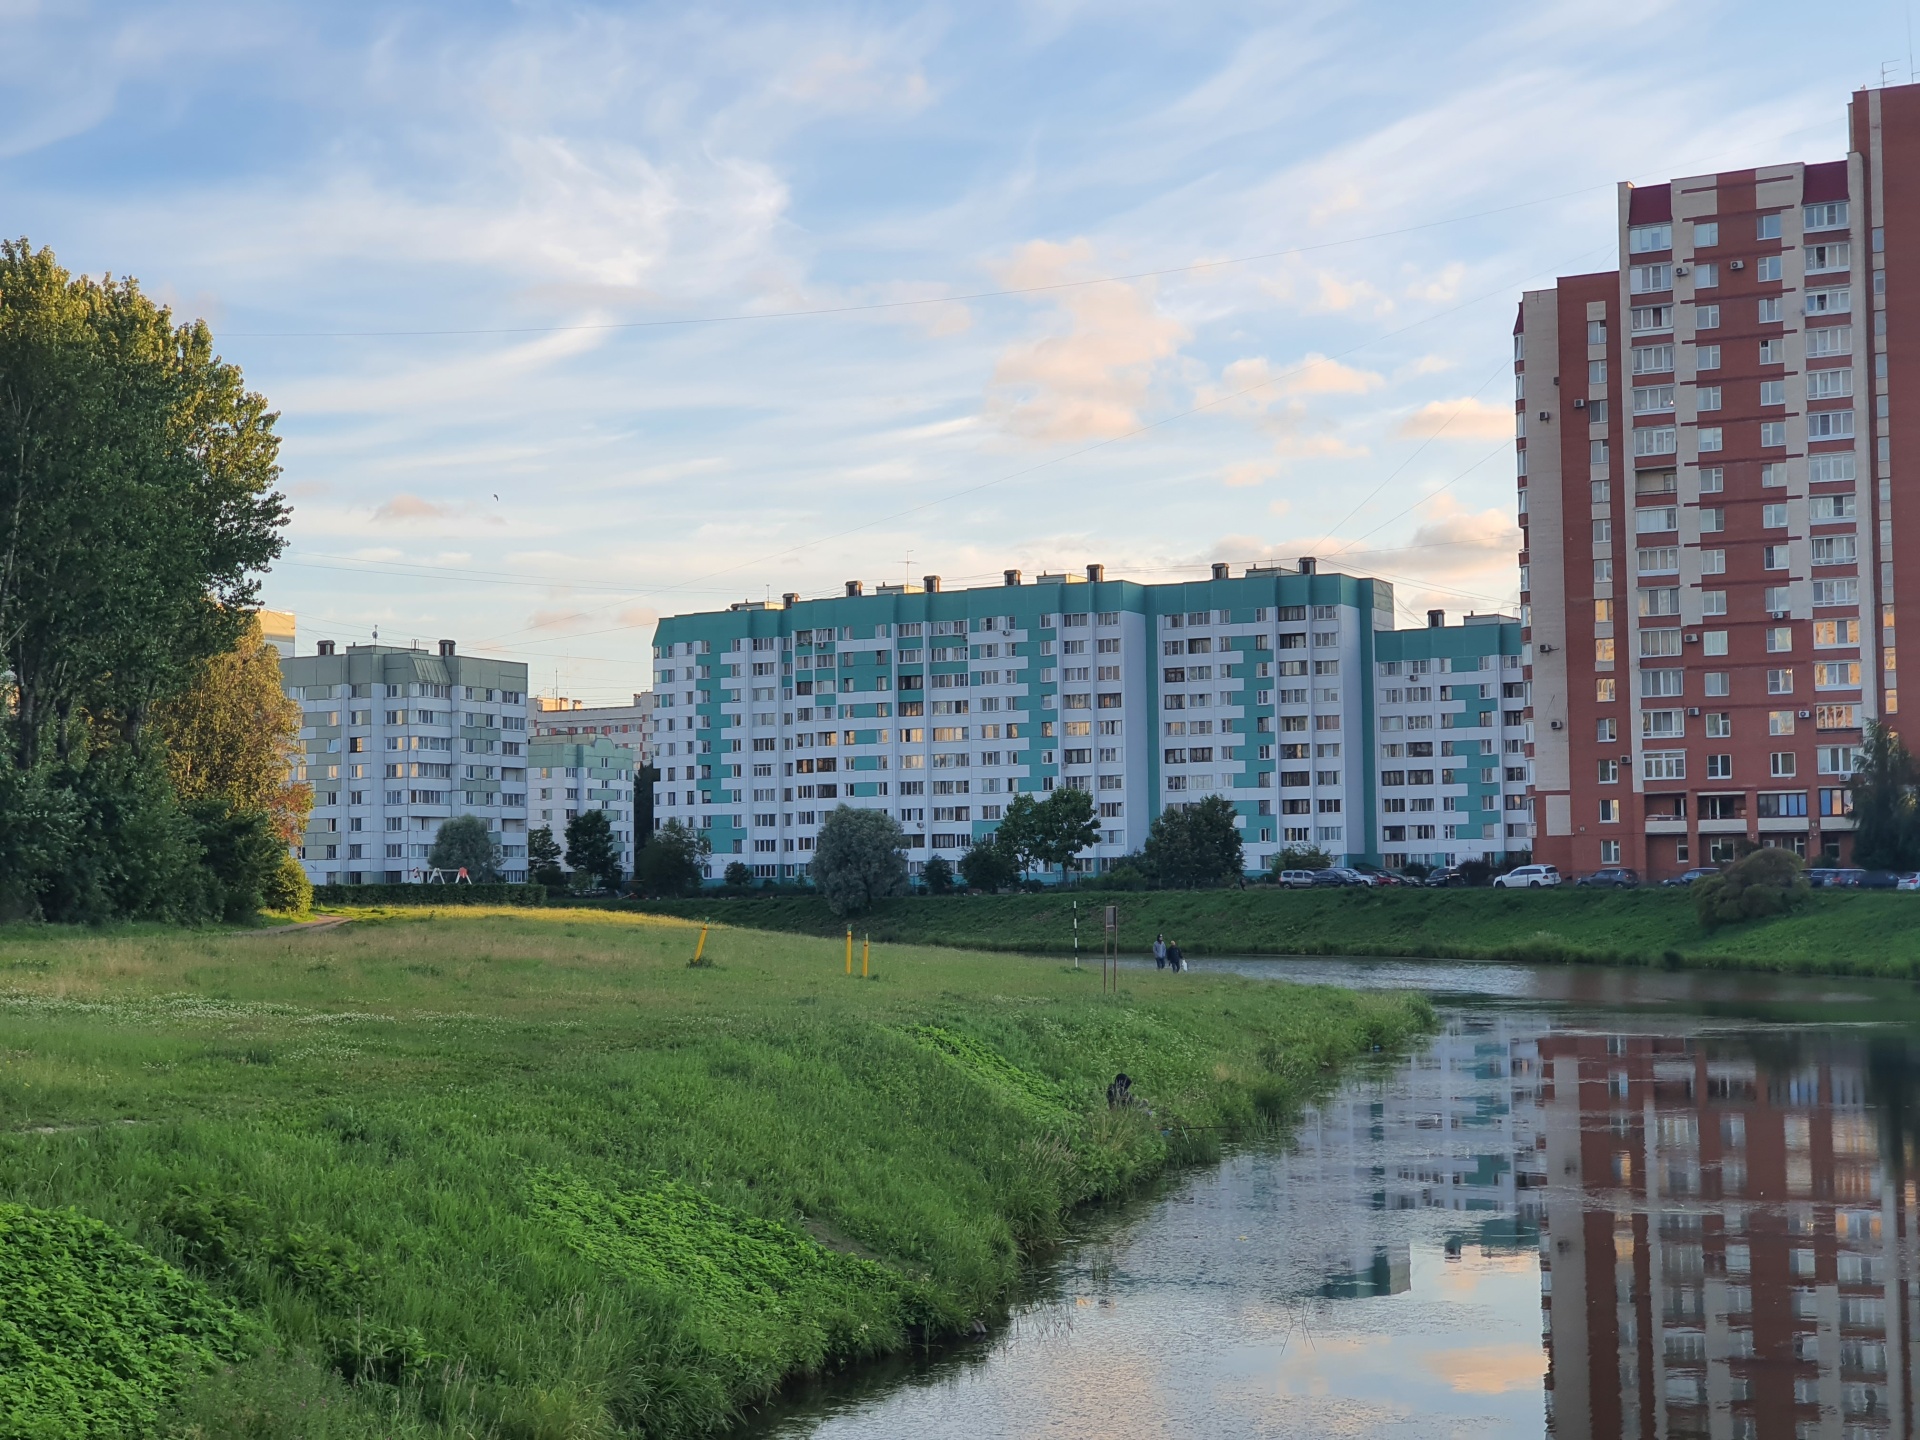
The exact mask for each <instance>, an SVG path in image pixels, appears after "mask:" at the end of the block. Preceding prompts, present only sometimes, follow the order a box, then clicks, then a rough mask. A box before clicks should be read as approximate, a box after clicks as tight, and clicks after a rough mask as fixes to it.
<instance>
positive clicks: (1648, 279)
mask: <svg viewBox="0 0 1920 1440" xmlns="http://www.w3.org/2000/svg"><path fill="white" fill-rule="evenodd" d="M1656 248H1658V249H1661V250H1666V249H1670V248H1671V247H1670V246H1669V245H1661V246H1658V247H1656ZM1672 288H1673V266H1672V264H1671V263H1669V262H1667V261H1665V260H1662V261H1660V262H1659V263H1657V264H1653V265H1630V266H1628V267H1627V290H1628V292H1629V293H1631V294H1634V295H1646V294H1650V293H1652V292H1653V291H1656V290H1671V289H1672Z"/></svg>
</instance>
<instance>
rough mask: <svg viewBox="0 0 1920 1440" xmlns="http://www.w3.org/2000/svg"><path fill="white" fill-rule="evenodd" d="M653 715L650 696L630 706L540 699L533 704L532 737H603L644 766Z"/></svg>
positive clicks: (638, 697)
mask: <svg viewBox="0 0 1920 1440" xmlns="http://www.w3.org/2000/svg"><path fill="white" fill-rule="evenodd" d="M652 712H653V697H652V696H651V695H649V694H638V695H635V696H634V697H633V703H632V704H631V705H585V704H582V703H581V702H580V701H578V700H569V699H566V698H565V697H564V696H557V695H540V696H536V697H535V698H534V702H533V714H532V719H533V734H534V737H535V738H536V739H538V738H540V737H542V736H547V735H566V736H581V737H584V736H588V735H605V736H607V737H609V738H610V739H611V740H612V741H613V742H614V743H615V744H616V745H625V746H626V747H627V748H628V749H630V750H632V751H633V752H634V754H635V756H636V757H637V758H638V760H639V763H640V765H642V766H644V765H646V764H647V757H648V755H649V754H650V753H651V746H650V745H649V743H648V742H649V739H650V733H649V727H650V723H651V719H652Z"/></svg>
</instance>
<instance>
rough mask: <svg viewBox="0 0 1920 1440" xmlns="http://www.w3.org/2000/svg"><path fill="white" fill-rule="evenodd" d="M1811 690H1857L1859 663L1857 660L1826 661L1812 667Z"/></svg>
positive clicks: (1858, 684)
mask: <svg viewBox="0 0 1920 1440" xmlns="http://www.w3.org/2000/svg"><path fill="white" fill-rule="evenodd" d="M1813 688H1814V689H1816V690H1858V689H1859V688H1860V662H1859V661H1858V660H1828V661H1823V662H1821V663H1820V664H1817V665H1815V666H1814V667H1813Z"/></svg>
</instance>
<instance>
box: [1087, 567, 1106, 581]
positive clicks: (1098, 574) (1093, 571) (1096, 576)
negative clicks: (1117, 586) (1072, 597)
mask: <svg viewBox="0 0 1920 1440" xmlns="http://www.w3.org/2000/svg"><path fill="white" fill-rule="evenodd" d="M1106 578H1107V567H1106V566H1104V565H1089V566H1087V579H1089V580H1091V581H1093V582H1094V583H1095V584H1098V583H1099V582H1100V581H1102V580H1104V579H1106Z"/></svg>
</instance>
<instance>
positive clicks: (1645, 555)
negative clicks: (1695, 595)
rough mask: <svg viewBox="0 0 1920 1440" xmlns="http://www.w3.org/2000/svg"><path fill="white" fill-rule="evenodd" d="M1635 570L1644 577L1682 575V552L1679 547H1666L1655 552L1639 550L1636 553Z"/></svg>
mask: <svg viewBox="0 0 1920 1440" xmlns="http://www.w3.org/2000/svg"><path fill="white" fill-rule="evenodd" d="M1634 559H1635V568H1637V569H1638V570H1639V572H1640V573H1641V574H1642V575H1678V574H1679V573H1680V550H1679V547H1678V546H1673V545H1666V546H1661V547H1660V548H1658V549H1654V550H1639V551H1636V552H1635V553H1634Z"/></svg>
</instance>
